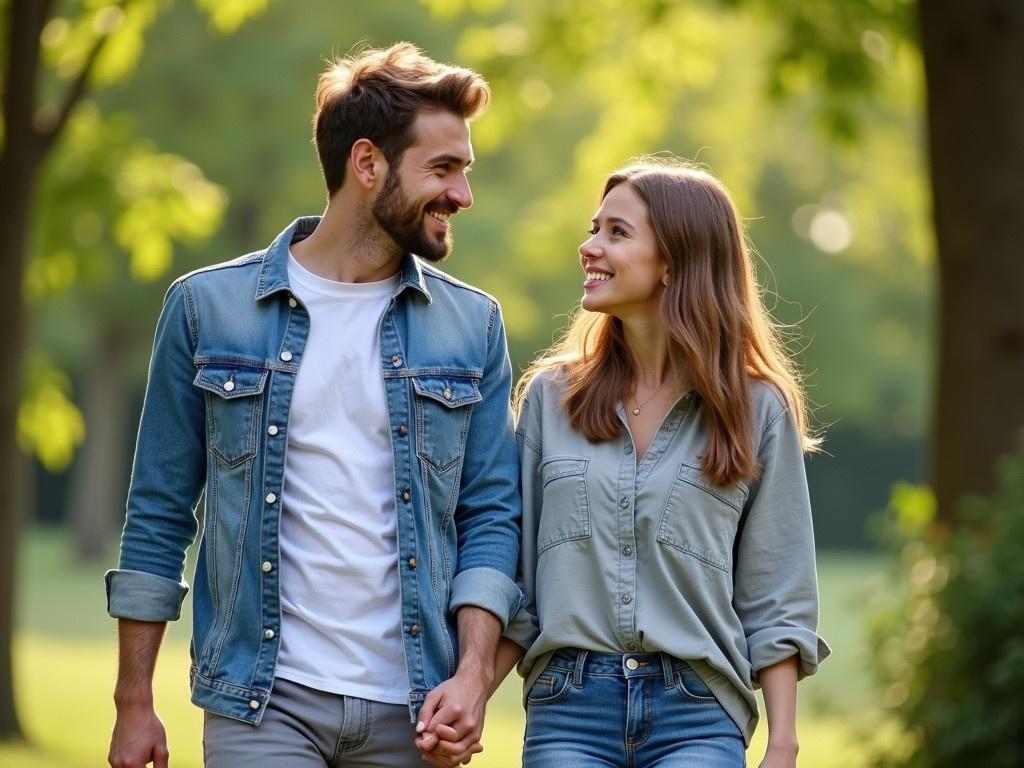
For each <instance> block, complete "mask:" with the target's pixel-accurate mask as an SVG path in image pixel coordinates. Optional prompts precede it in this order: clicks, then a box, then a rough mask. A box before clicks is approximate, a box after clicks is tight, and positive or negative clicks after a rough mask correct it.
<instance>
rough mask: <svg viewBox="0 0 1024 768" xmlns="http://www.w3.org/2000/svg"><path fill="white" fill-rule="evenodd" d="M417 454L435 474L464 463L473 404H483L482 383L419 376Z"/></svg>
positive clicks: (416, 384) (415, 382)
mask: <svg viewBox="0 0 1024 768" xmlns="http://www.w3.org/2000/svg"><path fill="white" fill-rule="evenodd" d="M412 386H413V390H414V392H415V397H414V398H413V400H414V401H415V402H414V403H413V407H414V409H415V412H416V454H417V455H418V456H419V457H420V459H422V460H423V461H425V462H426V463H427V464H428V465H429V466H430V467H431V468H432V469H433V470H434V471H435V472H437V473H442V472H447V471H448V470H449V469H451V468H452V467H454V466H455V465H456V464H458V463H459V462H461V461H462V454H463V451H464V450H465V445H466V433H467V432H468V430H469V418H470V415H471V414H472V413H473V404H474V403H478V402H480V400H482V399H483V398H482V397H481V395H480V387H479V383H478V380H477V379H475V378H471V377H469V376H416V377H414V378H413V380H412Z"/></svg>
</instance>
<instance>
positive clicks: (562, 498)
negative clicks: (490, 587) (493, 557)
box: [537, 456, 591, 555]
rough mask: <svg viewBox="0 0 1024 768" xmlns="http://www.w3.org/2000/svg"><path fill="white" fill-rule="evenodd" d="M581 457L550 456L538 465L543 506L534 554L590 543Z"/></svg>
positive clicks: (585, 463) (585, 468) (588, 516)
mask: <svg viewBox="0 0 1024 768" xmlns="http://www.w3.org/2000/svg"><path fill="white" fill-rule="evenodd" d="M589 463H590V460H589V459H587V458H585V457H582V456H549V457H547V458H546V459H544V461H543V462H542V463H541V465H540V474H541V480H542V482H543V483H544V490H543V493H544V504H543V507H542V509H541V515H540V523H539V524H538V530H537V554H538V555H539V554H540V553H542V552H544V551H545V550H547V549H550V548H551V547H554V546H556V545H558V544H564V543H565V542H567V541H579V540H581V539H589V538H590V536H591V530H590V497H589V494H588V493H587V465H588V464H589Z"/></svg>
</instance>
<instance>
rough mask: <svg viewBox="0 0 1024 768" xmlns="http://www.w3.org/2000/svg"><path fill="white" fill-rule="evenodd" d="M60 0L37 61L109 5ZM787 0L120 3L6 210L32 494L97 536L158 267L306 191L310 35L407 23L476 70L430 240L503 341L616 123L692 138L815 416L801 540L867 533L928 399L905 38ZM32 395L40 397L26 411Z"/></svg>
mask: <svg viewBox="0 0 1024 768" xmlns="http://www.w3.org/2000/svg"><path fill="white" fill-rule="evenodd" d="M68 5H69V6H75V5H77V4H75V3H69V4H68ZM80 5H81V6H82V7H85V8H87V9H90V10H89V12H88V13H86V14H85V15H84V16H82V17H80V18H79V19H78V20H77V21H74V22H71V21H65V20H64V19H63V18H62V17H57V18H56V19H54V20H52V21H50V22H49V23H48V24H47V26H46V28H45V30H44V34H43V43H44V48H45V52H46V56H47V60H48V61H49V62H50V64H51V66H53V67H55V68H56V69H57V71H58V72H60V71H61V68H62V67H65V66H66V67H67V68H68V71H69V72H70V71H73V70H74V62H75V61H76V57H78V58H79V59H80V57H81V56H82V55H83V53H82V51H83V49H84V48H85V47H86V46H85V44H84V43H82V42H81V38H82V37H83V36H85V33H84V32H81V29H83V28H88V27H89V25H90V24H91V25H92V28H93V29H95V28H96V26H97V25H102V24H103V23H106V24H113V23H114V22H113V21H111V20H110V19H108V20H107V21H105V22H104V21H97V19H102V18H104V14H110V13H112V10H111V9H112V8H115V7H117V6H116V4H111V3H107V2H100V1H99V0H97V1H96V2H88V3H81V4H80ZM783 5H784V6H786V7H785V8H780V7H779V4H778V3H767V2H761V1H760V0H746V1H740V0H732V1H730V2H721V1H716V0H694V1H692V2H664V1H663V0H643V1H642V2H625V1H624V0H600V2H592V3H586V4H580V3H575V2H553V3H552V2H546V1H543V0H523V2H517V3H509V2H503V1H501V0H474V1H472V2H471V1H469V0H466V1H465V2H461V1H459V0H423V2H420V3H413V2H408V3H382V4H377V5H372V6H366V7H362V6H360V7H359V8H356V6H355V5H354V4H345V3H336V2H328V0H310V1H309V2H306V3H304V4H303V6H302V9H301V13H300V12H299V11H298V10H297V9H296V8H295V7H294V6H291V5H288V4H284V3H265V2H257V1H256V0H246V1H244V2H243V1H241V0H238V1H236V2H229V3H214V2H212V1H210V2H205V3H198V4H193V3H175V4H172V3H169V2H160V1H158V0H145V1H144V2H139V3H128V4H126V6H125V10H124V12H123V17H122V18H121V20H120V22H119V26H117V28H116V31H115V32H114V37H112V38H111V44H110V45H108V46H107V47H106V48H105V49H104V55H103V57H102V60H101V62H98V63H97V68H96V70H95V77H94V80H95V83H94V84H95V86H96V87H95V90H94V91H93V92H92V94H91V96H90V98H89V101H88V102H86V103H85V104H83V105H82V106H81V108H79V109H78V110H77V111H76V112H75V113H74V115H73V118H72V120H71V122H70V124H69V125H68V130H67V131H66V132H65V133H64V135H63V136H62V138H61V139H60V143H59V145H58V146H57V148H56V150H55V152H54V153H53V155H52V157H51V158H50V159H49V161H48V163H47V166H46V169H45V173H44V177H43V183H42V187H41V190H40V197H41V199H40V204H39V206H38V208H37V216H36V217H35V220H34V226H33V230H32V232H33V247H32V252H31V261H30V263H29V266H28V272H27V276H26V285H25V290H26V294H27V297H28V299H29V300H30V302H31V305H32V323H31V328H30V333H31V343H30V361H31V364H30V366H29V371H30V372H31V371H41V372H42V373H37V374H34V375H31V376H30V377H29V382H28V383H29V386H28V387H27V390H26V392H27V395H26V399H25V402H24V404H23V407H22V419H21V422H20V423H21V424H22V425H23V427H22V429H21V430H20V435H21V444H22V446H23V447H24V448H25V449H26V450H28V451H30V452H32V453H34V454H35V455H36V456H37V457H38V459H39V460H40V461H39V463H40V469H39V470H37V473H36V477H37V478H38V479H37V483H36V492H35V494H34V499H33V500H32V506H33V507H34V513H33V514H34V515H35V517H36V518H38V519H43V520H46V521H53V522H56V521H59V520H74V519H75V517H76V515H79V516H81V517H85V518H86V521H85V522H84V523H83V524H81V525H79V530H80V531H82V536H83V537H86V539H83V540H82V541H80V547H79V549H80V551H81V552H82V553H83V554H86V555H93V556H95V555H96V554H97V553H99V552H100V551H102V545H103V543H104V542H105V541H107V540H108V539H109V537H110V536H112V535H113V533H114V531H115V530H116V528H117V524H118V518H119V517H120V515H121V510H122V508H123V507H122V502H123V488H124V482H125V478H126V471H127V466H128V462H129V460H130V444H131V433H132V431H133V430H134V421H135V417H136V414H137V411H138V408H137V406H138V397H139V393H140V391H141V384H142V380H143V378H144V375H145V367H146V360H147V357H148V352H149V343H150V339H151V333H152V328H153V324H154V322H155V318H156V314H157V311H158V305H159V300H160V297H161V295H162V293H163V290H164V289H165V288H166V285H167V283H168V282H169V281H170V280H171V279H172V278H173V277H174V276H175V275H177V274H180V273H182V272H185V271H188V270H190V269H193V268H196V267H198V266H201V265H204V264H207V263H211V262H214V261H218V260H222V259H227V258H232V257H234V256H236V255H239V254H241V253H244V252H247V251H249V250H254V249H257V248H259V247H262V246H263V245H265V244H266V243H268V242H269V241H270V240H271V239H272V237H273V236H274V235H275V234H276V233H277V232H279V231H280V230H281V229H283V228H284V226H286V225H287V223H288V222H289V221H291V220H292V219H293V218H294V217H295V216H297V215H300V214H308V213H316V212H319V211H320V210H321V209H322V208H323V205H324V202H325V200H324V193H323V190H322V187H321V184H320V181H319V172H318V167H317V164H316V157H315V153H314V152H313V149H312V146H311V144H310V141H309V135H310V115H311V111H312V87H313V84H314V83H315V79H316V76H317V74H318V72H319V71H320V70H321V69H322V67H323V65H324V58H325V57H327V56H329V55H331V54H332V53H333V54H343V53H346V52H347V51H348V50H349V49H350V48H351V47H352V46H354V45H357V44H374V45H376V44H380V45H386V44H389V43H391V42H393V41H396V40H399V39H408V40H412V41H414V42H416V43H417V44H419V45H420V46H421V47H423V48H424V49H425V50H426V51H427V52H429V53H430V54H431V55H433V56H434V57H436V58H439V59H442V60H448V61H455V62H458V63H460V64H465V65H467V66H471V67H474V68H476V69H478V70H479V71H481V72H483V73H484V74H485V75H486V76H487V78H488V80H489V81H490V82H491V84H492V87H493V90H494V101H493V106H492V108H491V109H490V110H489V112H488V113H487V114H486V115H485V116H484V118H483V119H481V120H480V121H479V122H478V123H477V124H476V125H475V126H474V132H473V138H474V145H475V149H476V153H477V156H478V162H477V164H476V166H475V169H474V171H473V176H472V182H473V189H474V193H475V197H476V203H475V205H474V208H473V210H472V211H470V212H467V213H464V214H463V215H461V216H460V217H459V220H458V221H457V222H456V227H455V234H456V242H457V245H456V250H455V253H454V255H453V257H452V258H451V259H450V261H449V262H448V264H447V265H446V268H447V269H449V270H450V271H451V272H452V273H453V274H455V275H456V276H458V277H461V278H463V279H466V280H468V281H470V282H472V283H475V284H477V285H480V286H481V287H483V288H484V289H486V290H488V291H490V292H492V293H493V294H494V295H496V296H497V297H498V298H499V300H500V301H501V302H502V305H503V307H504V311H505V316H506V320H507V325H508V332H509V341H510V348H511V354H512V357H513V362H514V364H515V367H516V368H517V369H521V368H522V367H523V366H525V364H526V363H527V362H528V361H529V359H530V358H531V357H532V355H534V354H535V353H536V352H537V351H538V350H540V349H542V348H543V347H544V346H546V345H547V344H548V343H550V341H551V340H552V338H553V335H555V334H556V332H557V330H558V329H559V328H561V327H562V325H563V324H564V320H565V315H566V314H567V312H568V311H569V310H570V308H571V307H572V306H573V305H574V303H575V302H576V301H577V300H578V298H579V296H580V293H581V288H580V278H579V272H578V264H577V254H576V248H577V246H578V244H579V242H581V241H582V240H583V239H584V232H585V230H586V229H587V227H588V222H589V219H590V216H591V214H592V212H593V210H594V208H595V207H596V201H597V191H598V188H599V186H600V184H601V182H602V179H603V177H604V175H605V174H606V173H607V172H608V171H609V170H610V169H612V168H614V167H616V166H618V165H620V164H622V163H623V162H624V161H626V160H627V159H629V158H630V157H631V156H634V155H637V154H641V153H657V152H671V153H674V154H677V155H680V156H682V157H686V158H690V159H694V160H696V161H698V162H699V163H701V164H703V165H705V166H706V167H708V168H709V169H710V170H711V171H712V172H714V173H715V174H716V175H718V176H719V177H721V178H722V179H723V181H724V182H725V183H726V184H727V185H728V187H729V188H730V190H731V191H732V193H733V195H734V196H735V198H736V200H737V203H738V205H739V207H740V210H741V212H742V213H743V215H744V216H745V217H746V220H747V223H748V228H749V233H750V236H751V238H752V240H753V243H754V244H755V246H756V248H757V250H758V252H759V253H760V255H761V258H760V260H759V265H758V266H759V272H760V273H761V277H762V281H763V283H764V285H765V287H766V291H767V296H766V299H767V301H768V303H769V305H770V306H771V307H773V309H774V312H775V315H776V317H777V318H778V319H779V321H780V322H782V323H785V324H792V325H793V333H792V339H791V341H792V345H793V347H794V350H795V351H796V352H797V353H798V355H799V358H800V360H801V362H802V364H803V366H804V368H805V370H806V371H807V373H808V383H809V386H810V394H811V397H812V399H813V401H814V402H815V403H816V404H817V405H818V406H819V407H818V410H817V419H818V421H819V422H820V423H822V424H824V425H827V426H828V436H827V441H826V449H827V451H828V453H829V454H830V455H823V456H819V457H815V458H814V459H813V460H812V461H811V464H810V472H811V482H812V491H813V493H814V495H815V499H816V508H817V515H816V522H815V524H816V527H817V534H818V540H819V544H821V545H822V546H825V547H843V548H845V547H864V546H867V545H868V544H869V539H868V538H867V537H866V535H865V534H864V532H863V527H864V521H865V519H866V518H867V517H868V515H869V514H870V513H871V512H873V511H874V510H877V509H880V508H882V507H884V505H885V501H886V497H887V493H888V487H889V485H890V483H891V481H892V480H893V479H895V478H900V477H902V478H907V479H910V480H919V479H920V477H921V463H922V461H921V455H922V449H921V445H922V441H923V439H924V438H925V437H926V433H927V428H928V425H927V415H928V413H929V390H928V381H927V371H928V370H929V366H930V363H931V361H930V351H929V350H930V341H929V332H930V326H929V322H930V312H931V302H932V296H933V287H932V286H933V279H932V261H933V243H932V240H931V235H930V227H929V224H928V218H927V213H928V210H927V205H928V202H927V185H926V179H925V174H924V171H923V157H922V148H921V141H920V135H921V130H922V126H921V119H922V117H921V111H922V83H921V77H922V73H921V61H920V54H919V51H918V49H917V47H916V45H915V43H914V41H913V38H912V35H911V33H910V28H911V24H910V21H909V16H910V11H909V10H908V9H909V4H908V3H907V2H904V1H903V0H891V1H884V0H877V1H876V2H872V3H867V4H863V3H811V4H806V3H803V4H802V3H796V2H786V3H783ZM250 14H255V15H254V16H253V17H252V18H251V19H248V21H247V22H246V23H244V24H242V23H241V22H242V21H243V20H244V19H246V18H247V17H248V16H249V15H250ZM147 26H148V27H150V28H149V29H146V30H145V35H146V36H145V43H144V48H145V55H142V51H143V42H142V37H141V35H142V32H143V30H144V29H145V28H146V27H147ZM114 41H116V43H115V42H114ZM100 64H102V66H100ZM128 70H131V76H130V77H124V75H125V74H126V73H127V71H128ZM158 148H159V149H158ZM200 169H201V170H200ZM54 371H63V372H65V374H66V375H67V378H65V379H60V381H61V382H63V383H62V384H61V385H60V386H58V385H56V384H55V383H54V382H55V381H57V380H58V379H57V378H54V377H55V376H56V374H55V373H54ZM47 372H49V373H47ZM58 378H59V377H58ZM35 382H42V383H40V384H36V383H35ZM46 382H48V383H46ZM44 384H45V387H46V388H45V391H44V390H43V385H44ZM40 397H46V398H47V402H48V403H51V404H52V405H53V406H55V407H51V408H49V409H48V411H47V414H48V415H47V417H46V420H45V426H43V424H44V422H42V421H40V417H38V416H35V415H34V414H37V413H38V412H39V411H38V408H35V409H34V408H33V403H38V402H39V398H40ZM83 425H84V427H83ZM101 440H102V441H103V442H102V444H101V443H100V441H101ZM83 445H84V446H86V449H85V450H78V451H75V450H74V449H75V448H76V447H77V448H81V447H82V446H83ZM58 446H59V449H57V448H56V447H58ZM89 446H92V447H94V448H95V450H90V449H89ZM90 457H93V458H90ZM85 462H89V463H88V466H87V467H86V468H85V469H81V468H80V467H81V465H82V464H83V463H85ZM840 463H842V467H843V471H842V472H839V471H838V469H837V468H838V466H839V464H840ZM104 488H106V489H110V488H112V489H113V492H111V491H109V490H108V491H106V493H105V495H104V491H103V489H104ZM97 500H98V501H97ZM76 509H77V511H76ZM97 510H102V514H104V515H106V519H102V518H98V517H97Z"/></svg>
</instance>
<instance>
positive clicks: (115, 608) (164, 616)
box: [103, 570, 188, 621]
mask: <svg viewBox="0 0 1024 768" xmlns="http://www.w3.org/2000/svg"><path fill="white" fill-rule="evenodd" d="M103 580H104V582H105V585H106V590H107V613H109V614H110V615H111V616H113V617H114V618H115V619H132V620H134V621H177V620H178V619H179V618H180V617H181V602H182V601H183V600H184V599H185V595H186V594H188V584H186V583H185V582H184V581H180V582H179V581H174V580H173V579H168V578H164V577H163V576H157V575H156V574H155V573H146V572H145V571H129V570H110V571H107V572H106V574H104V577H103Z"/></svg>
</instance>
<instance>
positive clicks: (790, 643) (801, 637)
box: [747, 627, 832, 684]
mask: <svg viewBox="0 0 1024 768" xmlns="http://www.w3.org/2000/svg"><path fill="white" fill-rule="evenodd" d="M747 648H748V649H749V653H750V668H751V675H752V677H753V678H754V683H755V684H757V682H758V680H757V678H758V673H759V672H760V671H761V670H762V669H764V668H766V667H770V666H772V665H773V664H778V663H779V662H780V661H785V660H786V659H788V658H790V657H791V656H797V657H798V658H797V662H798V663H797V679H798V680H802V679H803V678H805V677H807V676H809V675H813V674H814V673H815V672H817V671H818V665H819V664H820V663H821V662H822V661H824V660H825V659H826V658H827V657H828V656H829V654H831V653H832V649H831V648H829V647H828V644H827V643H826V642H825V641H824V640H823V639H822V638H820V637H819V636H818V634H817V633H816V632H813V631H812V630H810V629H805V628H801V627H771V628H768V629H762V630H759V631H757V632H755V633H754V634H753V635H751V636H750V637H748V638H747Z"/></svg>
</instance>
